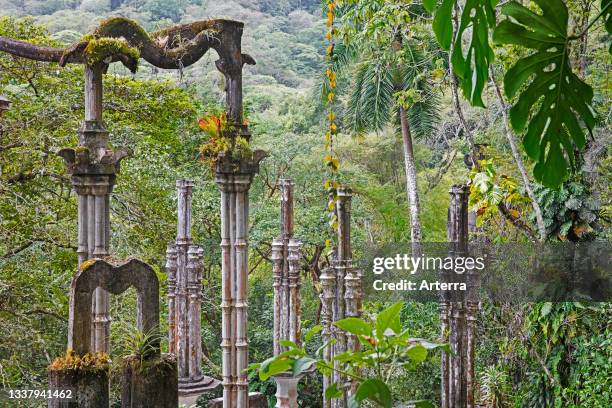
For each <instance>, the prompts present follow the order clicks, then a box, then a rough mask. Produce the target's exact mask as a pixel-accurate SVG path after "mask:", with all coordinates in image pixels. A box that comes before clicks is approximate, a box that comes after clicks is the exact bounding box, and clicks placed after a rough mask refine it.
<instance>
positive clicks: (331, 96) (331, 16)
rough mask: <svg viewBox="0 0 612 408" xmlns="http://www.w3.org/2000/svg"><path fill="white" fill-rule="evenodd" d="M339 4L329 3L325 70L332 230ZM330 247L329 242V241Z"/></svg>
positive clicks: (334, 221) (332, 224)
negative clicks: (336, 22)
mask: <svg viewBox="0 0 612 408" xmlns="http://www.w3.org/2000/svg"><path fill="white" fill-rule="evenodd" d="M336 7H337V3H336V1H335V0H328V1H327V34H326V35H325V38H326V39H327V49H326V56H327V62H328V63H327V67H326V69H325V80H326V85H327V87H328V89H329V92H328V93H327V99H326V105H327V131H326V132H325V159H324V160H325V165H326V167H327V171H328V176H327V179H326V180H325V189H326V190H327V193H328V197H329V198H328V200H329V201H328V203H327V209H326V215H327V217H328V218H329V225H330V227H331V228H332V229H334V230H335V229H336V226H337V217H336V212H335V208H336V198H337V192H338V181H337V175H338V170H339V168H340V161H339V160H338V157H337V156H336V152H335V151H334V137H335V136H336V134H337V133H338V125H337V123H336V113H335V112H334V106H335V105H334V102H335V101H336V87H337V83H336V81H337V73H336V71H335V69H334V59H335V58H336V56H335V55H334V47H335V45H336V44H335V37H336V35H337V30H336V28H335V26H334V22H335V11H336ZM328 246H329V241H328Z"/></svg>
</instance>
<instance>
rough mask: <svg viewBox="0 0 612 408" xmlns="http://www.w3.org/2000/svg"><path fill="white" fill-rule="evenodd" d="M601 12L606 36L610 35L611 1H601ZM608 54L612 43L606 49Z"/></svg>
mask: <svg viewBox="0 0 612 408" xmlns="http://www.w3.org/2000/svg"><path fill="white" fill-rule="evenodd" d="M601 11H602V14H603V18H604V25H605V27H606V31H607V32H608V34H612V0H601ZM608 51H609V52H610V54H612V43H610V48H608Z"/></svg>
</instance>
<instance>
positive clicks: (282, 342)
mask: <svg viewBox="0 0 612 408" xmlns="http://www.w3.org/2000/svg"><path fill="white" fill-rule="evenodd" d="M278 343H279V344H280V345H281V346H283V347H287V348H290V349H293V348H300V347H299V346H298V345H297V344H295V343H294V342H292V341H291V340H280V341H279V342H278Z"/></svg>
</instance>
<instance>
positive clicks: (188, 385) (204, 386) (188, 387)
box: [178, 376, 221, 398]
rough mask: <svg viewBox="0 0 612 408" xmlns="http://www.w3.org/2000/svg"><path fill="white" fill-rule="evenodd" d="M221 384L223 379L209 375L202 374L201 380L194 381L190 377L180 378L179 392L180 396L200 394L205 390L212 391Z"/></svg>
mask: <svg viewBox="0 0 612 408" xmlns="http://www.w3.org/2000/svg"><path fill="white" fill-rule="evenodd" d="M220 386H221V381H219V380H217V379H215V378H212V377H207V376H202V378H200V379H199V380H196V381H192V380H189V379H182V378H179V382H178V387H179V388H178V392H179V397H181V398H182V397H190V396H193V395H200V394H202V393H205V392H209V391H212V390H214V389H216V388H217V387H220Z"/></svg>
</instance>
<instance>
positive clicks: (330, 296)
mask: <svg viewBox="0 0 612 408" xmlns="http://www.w3.org/2000/svg"><path fill="white" fill-rule="evenodd" d="M351 198H352V191H351V190H350V189H348V188H339V189H338V198H337V201H336V215H337V219H338V227H337V240H338V242H337V247H336V251H335V255H334V259H333V264H332V266H331V267H329V268H326V269H324V270H323V271H322V273H321V276H320V278H319V279H320V280H321V286H322V292H321V303H322V309H321V323H322V326H323V341H324V342H327V341H329V340H331V339H336V344H334V345H333V346H332V347H328V348H327V349H325V351H324V353H325V354H324V358H325V359H326V360H328V361H329V360H331V359H332V358H333V357H334V356H336V355H339V354H341V353H344V352H346V351H348V350H352V351H359V349H360V345H359V342H358V341H357V339H356V338H355V337H354V336H352V335H350V334H347V333H345V332H343V331H341V330H339V329H337V328H336V327H335V326H333V325H332V323H333V322H335V321H337V320H341V319H344V318H347V317H359V316H360V315H361V308H362V302H363V294H362V287H361V272H360V271H358V270H356V269H355V268H354V267H353V254H352V250H351ZM336 364H338V368H341V367H340V364H339V363H337V362H336ZM333 383H336V384H338V385H339V386H343V387H344V389H345V391H346V392H345V394H344V396H343V397H342V398H339V399H334V400H331V401H330V400H325V398H324V406H325V408H346V407H347V400H348V397H349V396H350V395H351V393H352V392H354V390H355V387H354V384H353V382H352V381H351V380H350V379H348V378H345V377H343V376H342V375H340V374H339V373H338V372H336V371H334V373H333V375H332V376H324V377H323V394H324V395H325V390H326V389H327V388H328V387H329V386H330V385H331V384H333Z"/></svg>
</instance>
